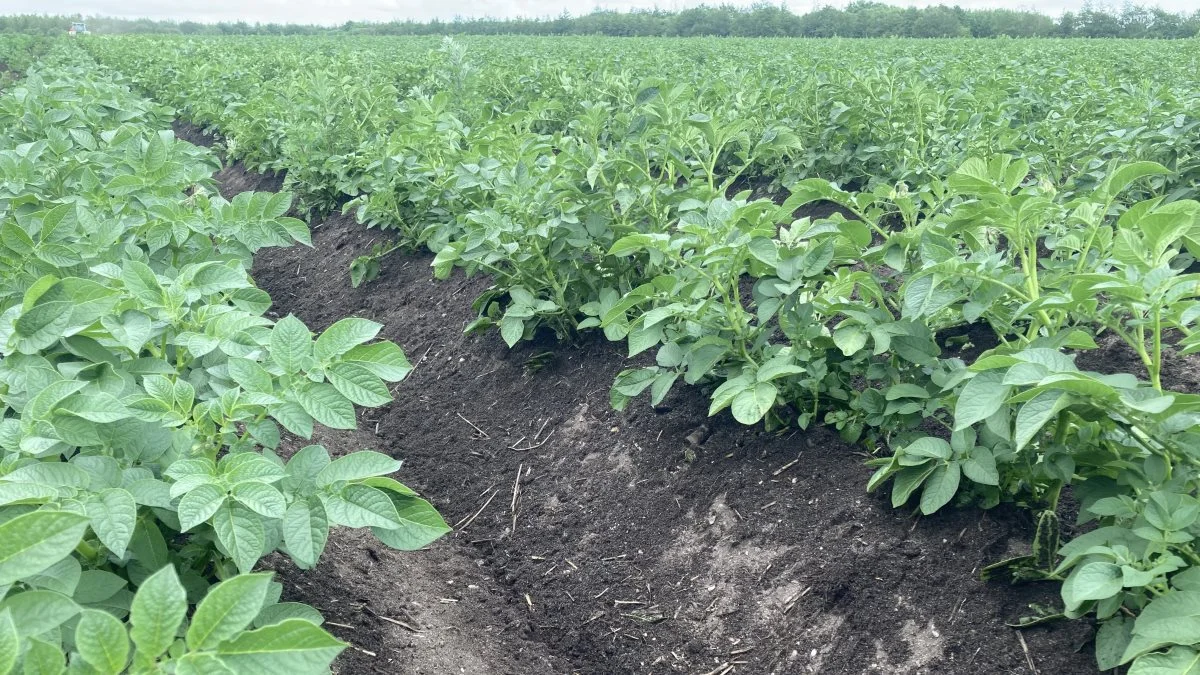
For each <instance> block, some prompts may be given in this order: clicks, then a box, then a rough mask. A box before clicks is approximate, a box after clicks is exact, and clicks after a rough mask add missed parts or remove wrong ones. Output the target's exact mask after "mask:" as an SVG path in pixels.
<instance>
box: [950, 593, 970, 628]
mask: <svg viewBox="0 0 1200 675" xmlns="http://www.w3.org/2000/svg"><path fill="white" fill-rule="evenodd" d="M966 603H967V596H965V595H964V596H962V597H961V598H959V600H958V604H956V605H954V609H953V610H952V611H951V612H950V623H951V624H953V623H954V620H955V619H957V618H958V613H959V612H960V611H962V606H963V605H965V604H966Z"/></svg>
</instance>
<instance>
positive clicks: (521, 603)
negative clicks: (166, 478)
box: [181, 133, 1095, 675]
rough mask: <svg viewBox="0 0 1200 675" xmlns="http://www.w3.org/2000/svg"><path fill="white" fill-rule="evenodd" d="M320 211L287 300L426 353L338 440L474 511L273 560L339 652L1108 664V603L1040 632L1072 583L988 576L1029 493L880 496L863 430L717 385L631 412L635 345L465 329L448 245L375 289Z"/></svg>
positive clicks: (668, 665)
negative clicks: (759, 416)
mask: <svg viewBox="0 0 1200 675" xmlns="http://www.w3.org/2000/svg"><path fill="white" fill-rule="evenodd" d="M181 136H186V134H182V133H181ZM197 140H201V141H202V140H204V139H202V138H199V139H197ZM217 179H218V180H219V181H221V183H222V185H223V187H224V190H223V191H226V190H234V191H236V190H242V189H275V188H277V187H278V185H279V182H280V181H279V178H278V177H263V176H256V175H253V174H247V173H246V172H244V171H242V170H241V169H240V168H239V167H238V166H234V167H231V168H228V169H226V170H224V171H222V172H221V173H220V174H218V175H217ZM313 233H314V237H313V240H314V246H315V249H316V250H308V249H305V248H302V247H296V248H292V249H276V250H268V251H263V252H262V253H260V254H259V256H258V257H257V258H256V262H255V267H254V271H253V275H254V278H255V279H256V280H257V281H258V283H259V284H260V285H261V286H262V287H263V288H264V289H265V290H267V291H268V292H269V293H270V294H271V296H272V297H273V298H274V299H275V302H276V306H275V311H276V312H277V313H278V314H279V315H284V314H287V313H295V314H296V315H298V316H299V317H300V318H302V319H303V320H304V321H305V322H306V323H307V324H308V325H309V326H310V327H311V328H313V329H314V330H320V329H322V328H324V327H326V326H328V325H329V324H331V323H332V322H333V321H335V320H337V319H339V318H341V317H344V316H348V315H355V316H361V317H366V318H370V319H373V320H376V321H379V322H381V323H383V324H384V325H385V326H386V328H385V329H384V333H383V336H382V337H386V338H389V339H391V340H394V341H396V342H397V343H399V344H400V345H402V346H403V347H404V349H405V351H406V352H407V353H408V354H409V357H410V359H411V360H412V361H413V362H414V364H416V369H415V370H414V372H413V373H412V375H410V376H409V378H408V379H407V380H405V381H404V382H403V383H401V384H400V385H399V386H398V387H397V388H396V402H394V403H392V404H391V405H389V406H386V407H384V408H381V409H376V410H367V411H363V412H362V413H361V415H360V422H361V429H362V430H361V431H358V432H352V433H344V432H329V431H324V430H322V431H320V432H318V438H317V439H316V440H317V441H319V442H323V443H325V444H326V445H327V446H328V447H329V448H330V449H331V451H333V452H335V453H341V452H347V451H349V450H353V449H357V448H361V447H372V448H373V449H376V450H379V451H382V452H386V453H388V454H391V455H393V456H395V457H397V458H400V459H402V460H404V468H403V469H402V471H401V475H400V478H401V479H402V480H404V481H405V482H406V483H407V484H409V485H410V486H412V487H413V488H414V489H417V490H418V491H420V492H421V493H422V494H423V495H425V496H426V497H427V498H429V499H430V500H431V501H432V502H433V503H434V504H435V505H436V506H437V507H438V509H439V510H440V511H441V513H442V514H443V516H445V518H446V520H447V521H448V522H450V523H453V524H458V526H457V527H456V532H455V533H454V534H451V535H449V536H447V537H445V538H444V539H443V540H441V541H439V542H437V543H435V544H434V545H432V546H431V547H429V549H428V550H426V551H422V552H417V553H398V552H394V551H390V550H388V549H386V548H385V547H383V546H382V545H381V544H379V543H378V542H375V541H374V540H372V539H371V538H370V537H369V536H368V535H362V534H360V533H354V532H351V533H343V534H339V535H336V536H335V537H334V538H333V540H332V541H331V544H330V547H329V549H328V551H327V552H326V555H325V557H324V562H323V563H322V564H321V565H320V566H319V567H318V568H317V569H315V570H312V571H307V572H303V571H299V570H296V569H294V568H292V567H290V566H289V565H288V564H287V563H286V562H284V561H276V562H275V563H274V565H273V566H274V567H276V569H277V570H278V571H279V572H280V574H281V575H282V577H283V578H284V580H285V582H286V585H287V587H288V588H289V599H295V600H301V601H305V602H308V603H310V604H313V605H315V606H317V607H318V608H320V609H321V610H322V611H323V612H324V613H325V616H326V617H327V619H328V621H329V622H330V623H329V624H327V625H328V627H329V628H330V630H331V631H333V632H334V633H335V634H337V635H338V636H339V637H341V638H343V639H345V640H347V641H348V642H351V643H352V644H353V645H354V649H350V650H347V651H346V652H345V654H344V655H343V656H342V657H341V658H340V659H339V661H338V663H337V664H336V665H337V669H338V670H339V671H340V672H343V673H367V672H385V673H395V672H419V673H472V674H475V673H481V674H492V673H494V674H501V673H503V674H510V673H511V674H514V675H515V674H517V673H520V674H522V675H525V674H541V673H589V674H595V675H600V674H608V673H671V672H680V673H692V674H696V673H714V674H716V673H720V674H725V673H746V674H749V673H754V674H758V673H762V674H766V673H818V672H820V673H848V674H849V673H888V674H904V673H922V674H924V673H929V674H933V673H946V674H949V673H969V672H978V673H988V674H993V673H996V674H999V673H1031V672H1040V673H1055V674H1071V673H1094V672H1095V665H1094V661H1093V659H1092V656H1091V644H1090V638H1091V628H1090V626H1089V625H1088V624H1086V623H1084V622H1071V623H1063V624H1057V625H1052V626H1050V627H1044V628H1035V629H1031V630H1027V631H1024V632H1023V633H1021V634H1020V635H1021V636H1023V641H1022V640H1021V639H1020V638H1019V636H1018V633H1017V632H1015V631H1014V630H1012V629H1010V628H1008V627H1006V626H1005V622H1006V621H1011V620H1013V619H1015V618H1017V617H1018V616H1021V615H1022V614H1026V613H1028V607H1027V606H1028V605H1029V604H1030V603H1034V602H1037V603H1045V604H1050V605H1053V604H1055V603H1056V602H1057V598H1056V588H1055V587H1053V586H1018V587H1009V586H1003V585H998V584H985V583H983V582H981V581H979V580H978V572H979V569H980V568H981V567H982V566H984V565H986V564H988V563H991V562H994V561H997V560H999V559H1001V558H1004V557H1008V556H1010V555H1013V554H1015V553H1021V552H1024V551H1026V550H1027V549H1028V543H1027V542H1028V541H1029V540H1030V537H1031V533H1032V532H1031V523H1030V521H1029V519H1028V518H1027V517H1026V516H1025V515H1023V514H1022V513H1020V512H1017V511H1010V510H1007V509H1003V508H1002V509H994V510H992V511H987V512H984V511H979V510H973V509H964V510H951V511H948V512H946V513H943V514H939V515H937V516H934V517H930V518H918V517H915V516H914V514H913V512H912V511H910V510H893V509H891V508H890V505H889V504H888V501H887V499H886V496H885V495H868V494H866V493H865V491H864V485H865V483H866V480H867V478H868V476H869V475H870V469H869V468H867V467H865V466H864V465H863V460H864V458H865V456H864V455H863V453H862V452H861V451H860V449H859V448H856V447H851V446H847V445H845V444H844V443H842V442H841V441H840V440H838V438H837V436H836V435H835V434H833V433H831V432H829V431H827V430H825V429H814V430H810V431H807V432H804V431H788V432H786V433H783V434H767V433H764V432H763V431H761V430H760V429H757V428H749V427H745V426H743V425H740V424H738V423H736V422H735V421H733V420H732V419H731V418H729V417H728V416H726V415H720V416H717V417H715V418H709V417H707V415H706V409H707V393H706V392H705V391H702V390H701V389H699V388H695V387H685V386H683V385H682V384H681V385H679V386H678V387H677V388H676V389H675V390H674V391H673V392H672V393H671V395H670V396H669V397H668V398H667V400H666V401H665V403H664V405H663V406H661V407H660V408H658V409H651V408H650V407H649V405H648V404H647V403H646V402H645V401H636V402H634V403H633V404H631V406H630V409H629V410H628V411H627V412H625V413H618V412H615V411H613V410H612V409H611V408H610V407H609V405H608V389H609V385H610V384H611V382H612V379H613V377H614V375H615V374H616V373H617V372H619V371H620V370H621V369H622V368H623V367H625V358H624V353H623V349H624V347H623V345H621V344H614V343H608V342H603V341H587V342H585V343H583V344H581V345H575V346H572V345H566V344H557V343H551V342H546V343H542V344H537V345H528V346H520V347H518V348H517V349H514V350H509V349H507V348H506V347H505V346H504V344H503V342H502V341H501V340H500V339H499V336H498V335H496V334H494V333H493V334H487V335H482V336H466V335H463V333H462V328H463V326H464V325H465V324H466V323H467V322H468V321H469V320H471V319H472V318H474V315H473V313H472V311H471V307H470V305H471V301H472V300H473V299H474V298H475V296H476V295H477V294H478V293H479V292H480V291H482V290H483V289H485V288H486V287H487V284H488V281H487V280H486V279H484V278H474V279H467V278H464V277H462V276H456V277H454V278H452V279H451V280H449V281H445V282H435V281H433V280H432V279H431V274H430V270H429V263H430V260H431V257H430V256H428V255H408V256H405V255H400V254H396V255H393V256H391V257H389V258H387V259H386V260H385V261H384V263H383V269H382V273H381V275H380V279H379V280H377V281H375V282H373V283H370V284H368V285H366V286H365V287H363V288H359V289H353V288H351V287H350V284H349V280H348V274H347V267H348V265H349V263H350V261H351V260H352V259H353V258H354V257H355V256H357V255H360V254H362V253H365V252H366V251H367V250H368V249H369V247H370V245H371V243H372V242H377V241H380V240H382V239H384V238H385V234H384V233H381V232H379V231H377V230H367V229H365V228H363V227H362V226H359V225H357V224H356V223H355V222H354V221H353V219H352V218H351V217H348V216H333V217H331V218H329V219H327V220H325V221H324V222H322V223H319V224H316V225H314V227H313ZM547 350H551V351H552V352H553V356H552V357H551V358H549V359H548V360H545V359H541V358H536V359H535V358H531V357H534V356H535V355H537V354H541V353H543V352H545V351H547ZM685 455H688V456H690V455H694V456H695V460H694V461H692V462H690V463H689V462H688V461H685Z"/></svg>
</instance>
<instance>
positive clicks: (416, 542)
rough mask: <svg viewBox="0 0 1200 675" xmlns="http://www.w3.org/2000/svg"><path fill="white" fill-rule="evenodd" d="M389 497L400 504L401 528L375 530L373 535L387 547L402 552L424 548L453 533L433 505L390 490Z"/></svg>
mask: <svg viewBox="0 0 1200 675" xmlns="http://www.w3.org/2000/svg"><path fill="white" fill-rule="evenodd" d="M388 496H389V497H391V499H392V501H393V502H394V503H395V505H396V513H397V514H398V515H399V518H400V523H401V524H400V527H397V528H393V529H385V528H381V527H374V528H371V532H373V533H374V534H375V536H376V537H378V538H379V541H382V542H383V543H384V544H386V545H388V546H390V547H392V548H394V549H399V550H401V551H415V550H417V549H420V548H424V547H425V546H428V545H429V544H431V543H433V542H434V541H436V540H437V539H438V538H439V537H441V536H442V535H444V534H446V533H447V532H449V531H450V526H449V525H447V524H446V521H444V520H442V517H441V515H439V514H438V512H437V510H436V509H434V508H433V506H431V505H430V504H429V502H427V501H425V500H424V499H420V498H418V497H413V496H409V495H401V494H397V493H395V492H392V491H389V493H388Z"/></svg>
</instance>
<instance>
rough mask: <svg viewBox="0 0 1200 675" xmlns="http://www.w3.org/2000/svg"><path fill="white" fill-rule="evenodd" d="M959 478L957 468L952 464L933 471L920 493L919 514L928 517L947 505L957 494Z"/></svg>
mask: <svg viewBox="0 0 1200 675" xmlns="http://www.w3.org/2000/svg"><path fill="white" fill-rule="evenodd" d="M960 476H961V473H960V469H959V466H958V464H957V463H954V462H951V463H950V464H943V465H941V466H939V467H937V468H936V469H934V470H933V473H931V474H929V478H927V479H925V489H924V490H923V491H922V492H921V513H923V514H925V515H929V514H931V513H933V512H935V511H937V510H938V509H940V508H942V507H943V506H945V505H946V504H948V503H949V502H950V500H951V499H953V498H954V494H955V493H956V492H958V483H959V479H960Z"/></svg>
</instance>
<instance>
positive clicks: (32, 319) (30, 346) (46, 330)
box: [13, 300, 72, 354]
mask: <svg viewBox="0 0 1200 675" xmlns="http://www.w3.org/2000/svg"><path fill="white" fill-rule="evenodd" d="M71 308H72V305H71V303H70V302H66V301H61V300H60V301H50V302H42V303H38V304H36V305H34V306H33V307H32V308H31V309H29V310H28V311H26V312H24V313H23V314H21V315H20V316H18V317H17V320H16V322H15V323H14V324H13V329H14V333H15V334H16V336H17V338H19V339H18V340H17V350H18V351H20V352H21V353H23V354H34V353H37V352H39V351H41V350H43V349H45V348H47V347H49V346H50V345H52V344H54V343H55V342H57V341H58V339H59V338H61V337H64V332H65V331H66V329H67V327H68V326H70V325H71Z"/></svg>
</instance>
